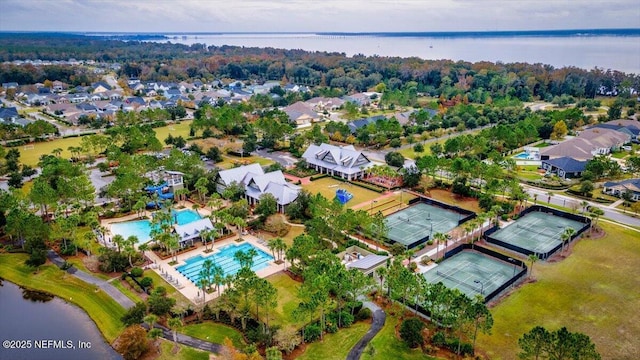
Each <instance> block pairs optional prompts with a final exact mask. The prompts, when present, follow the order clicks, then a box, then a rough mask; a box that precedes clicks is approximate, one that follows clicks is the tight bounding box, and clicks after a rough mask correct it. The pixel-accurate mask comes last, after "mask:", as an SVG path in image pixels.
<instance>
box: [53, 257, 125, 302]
mask: <svg viewBox="0 0 640 360" xmlns="http://www.w3.org/2000/svg"><path fill="white" fill-rule="evenodd" d="M47 257H48V258H49V260H51V262H52V263H54V264H55V265H56V266H57V267H59V268H61V267H62V266H63V265H64V263H65V261H64V259H63V258H61V257H60V255H58V254H57V253H56V252H55V251H53V250H48V251H47ZM67 272H68V273H69V274H71V275H73V276H75V277H77V278H78V279H80V280H82V281H84V282H87V283H89V284H93V285H96V286H98V287H99V288H100V289H102V290H104V292H106V293H107V294H108V295H109V296H111V298H113V300H115V301H116V302H117V303H118V304H120V305H121V306H122V307H123V308H125V309H129V308H131V307H133V306H134V305H135V304H134V302H133V301H132V300H131V299H129V298H128V297H126V296H125V295H124V294H123V293H121V292H120V290H118V289H116V288H115V287H114V286H113V285H111V284H110V283H109V282H108V281H106V280H102V279H99V278H97V277H95V276H93V275H90V274H87V273H86V272H84V271H82V270H78V269H76V268H74V267H71V268H69V270H67Z"/></svg>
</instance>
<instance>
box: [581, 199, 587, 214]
mask: <svg viewBox="0 0 640 360" xmlns="http://www.w3.org/2000/svg"><path fill="white" fill-rule="evenodd" d="M580 206H582V213H583V214H585V213H586V212H587V208H588V207H589V202H588V201H586V200H582V202H581V203H580Z"/></svg>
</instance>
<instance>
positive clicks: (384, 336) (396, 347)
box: [361, 315, 434, 360]
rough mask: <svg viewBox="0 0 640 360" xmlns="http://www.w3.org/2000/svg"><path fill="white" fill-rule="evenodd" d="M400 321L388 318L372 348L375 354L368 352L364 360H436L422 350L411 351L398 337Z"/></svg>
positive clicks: (364, 355) (391, 317) (370, 344)
mask: <svg viewBox="0 0 640 360" xmlns="http://www.w3.org/2000/svg"><path fill="white" fill-rule="evenodd" d="M398 322H399V319H398V318H397V317H396V316H390V315H388V316H387V321H386V322H385V324H384V327H383V328H382V330H380V332H379V333H378V335H376V336H375V337H374V338H373V340H371V343H369V346H370V347H373V349H374V354H373V356H371V355H370V354H369V353H368V352H367V350H368V349H367V350H365V351H364V353H363V354H362V357H361V359H362V360H378V359H380V360H383V359H395V360H412V359H434V358H432V357H430V356H427V355H425V354H423V353H422V351H421V350H420V349H410V348H409V347H408V346H407V345H405V343H404V342H402V341H401V340H400V339H399V338H398V337H396V326H398Z"/></svg>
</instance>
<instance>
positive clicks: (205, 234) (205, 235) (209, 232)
mask: <svg viewBox="0 0 640 360" xmlns="http://www.w3.org/2000/svg"><path fill="white" fill-rule="evenodd" d="M214 236H215V231H213V229H205V230H202V231H200V239H201V240H202V243H203V244H204V250H205V251H207V250H209V249H208V248H207V241H209V240H211V242H212V244H211V245H213V238H214Z"/></svg>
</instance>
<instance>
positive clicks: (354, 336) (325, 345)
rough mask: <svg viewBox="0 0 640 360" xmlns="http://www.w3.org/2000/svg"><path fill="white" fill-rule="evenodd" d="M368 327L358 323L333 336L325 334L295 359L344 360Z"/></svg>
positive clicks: (365, 324)
mask: <svg viewBox="0 0 640 360" xmlns="http://www.w3.org/2000/svg"><path fill="white" fill-rule="evenodd" d="M369 326H370V325H369V324H367V323H363V322H359V323H356V324H353V325H351V327H348V328H344V329H340V330H339V331H338V332H337V333H335V334H326V335H325V336H324V339H323V340H322V341H317V342H314V343H311V344H309V345H308V346H307V348H306V350H305V352H304V353H303V354H302V355H301V356H299V357H298V358H297V359H299V360H304V359H309V360H311V359H314V360H315V359H325V360H326V359H336V360H337V359H340V360H342V359H345V358H346V357H347V354H348V353H349V351H350V350H351V348H352V347H353V346H354V345H355V344H356V343H357V342H358V340H360V338H362V336H364V334H365V333H366V332H367V330H369ZM391 358H392V357H388V358H386V359H391ZM381 359H382V358H381Z"/></svg>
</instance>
